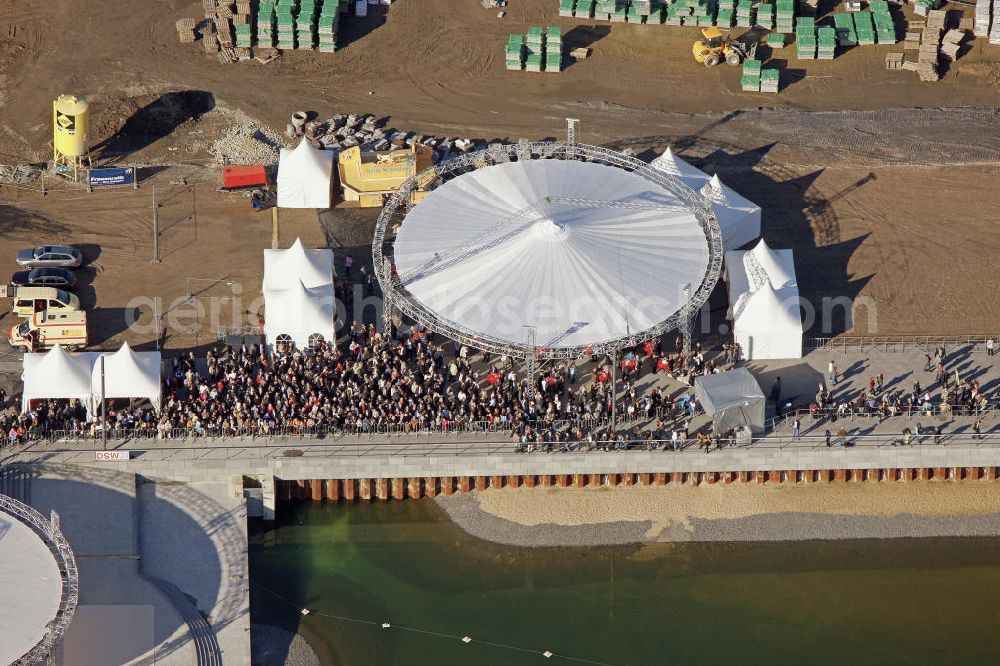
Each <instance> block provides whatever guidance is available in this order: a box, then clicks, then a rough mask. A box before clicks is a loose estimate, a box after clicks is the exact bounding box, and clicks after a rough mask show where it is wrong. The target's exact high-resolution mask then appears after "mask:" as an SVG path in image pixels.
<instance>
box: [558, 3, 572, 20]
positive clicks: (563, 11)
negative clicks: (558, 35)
mask: <svg viewBox="0 0 1000 666" xmlns="http://www.w3.org/2000/svg"><path fill="white" fill-rule="evenodd" d="M575 11H576V0H559V16H566V17H572V16H575Z"/></svg>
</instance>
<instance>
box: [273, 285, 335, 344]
mask: <svg viewBox="0 0 1000 666" xmlns="http://www.w3.org/2000/svg"><path fill="white" fill-rule="evenodd" d="M335 307H336V304H335V303H334V298H333V285H326V286H322V287H318V288H316V289H309V288H308V287H306V286H305V285H304V284H302V282H298V283H297V284H295V285H293V286H291V287H288V288H287V289H268V290H266V291H264V331H265V337H266V338H267V344H268V345H270V346H271V347H273V346H274V345H275V344H276V343H277V342H278V338H279V337H281V336H288V337H289V338H290V339H291V340H292V342H294V343H295V345H296V346H297V347H299V348H304V347H308V346H309V343H310V341H311V338H312V337H313V336H315V335H319V336H322V338H323V340H325V341H327V342H332V341H333V340H335V339H336V337H335V332H334V323H333V316H334V312H335Z"/></svg>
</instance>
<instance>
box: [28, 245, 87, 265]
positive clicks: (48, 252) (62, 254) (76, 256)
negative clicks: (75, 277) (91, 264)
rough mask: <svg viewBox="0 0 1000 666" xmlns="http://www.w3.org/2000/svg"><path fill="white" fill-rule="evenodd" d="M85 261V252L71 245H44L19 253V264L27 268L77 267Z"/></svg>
mask: <svg viewBox="0 0 1000 666" xmlns="http://www.w3.org/2000/svg"><path fill="white" fill-rule="evenodd" d="M82 263H83V254H81V253H80V251H79V250H78V249H76V248H75V247H71V246H69V245H43V246H41V247H36V248H34V249H31V248H28V249H26V250H21V251H20V252H18V253H17V264H18V265H19V266H24V267H26V268H49V267H56V268H76V267H77V266H79V265H80V264H82Z"/></svg>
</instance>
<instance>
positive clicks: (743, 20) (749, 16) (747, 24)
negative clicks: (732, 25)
mask: <svg viewBox="0 0 1000 666" xmlns="http://www.w3.org/2000/svg"><path fill="white" fill-rule="evenodd" d="M755 22H756V19H755V17H754V11H753V0H739V2H737V3H736V25H738V26H739V27H741V28H751V27H753V25H754V23H755Z"/></svg>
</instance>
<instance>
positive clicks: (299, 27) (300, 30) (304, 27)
mask: <svg viewBox="0 0 1000 666" xmlns="http://www.w3.org/2000/svg"><path fill="white" fill-rule="evenodd" d="M318 13H319V12H318V10H317V8H316V0H300V1H299V13H298V15H296V17H295V38H296V39H297V40H298V42H299V48H300V49H311V48H312V47H313V46H314V45H315V44H316V18H317V15H318Z"/></svg>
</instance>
